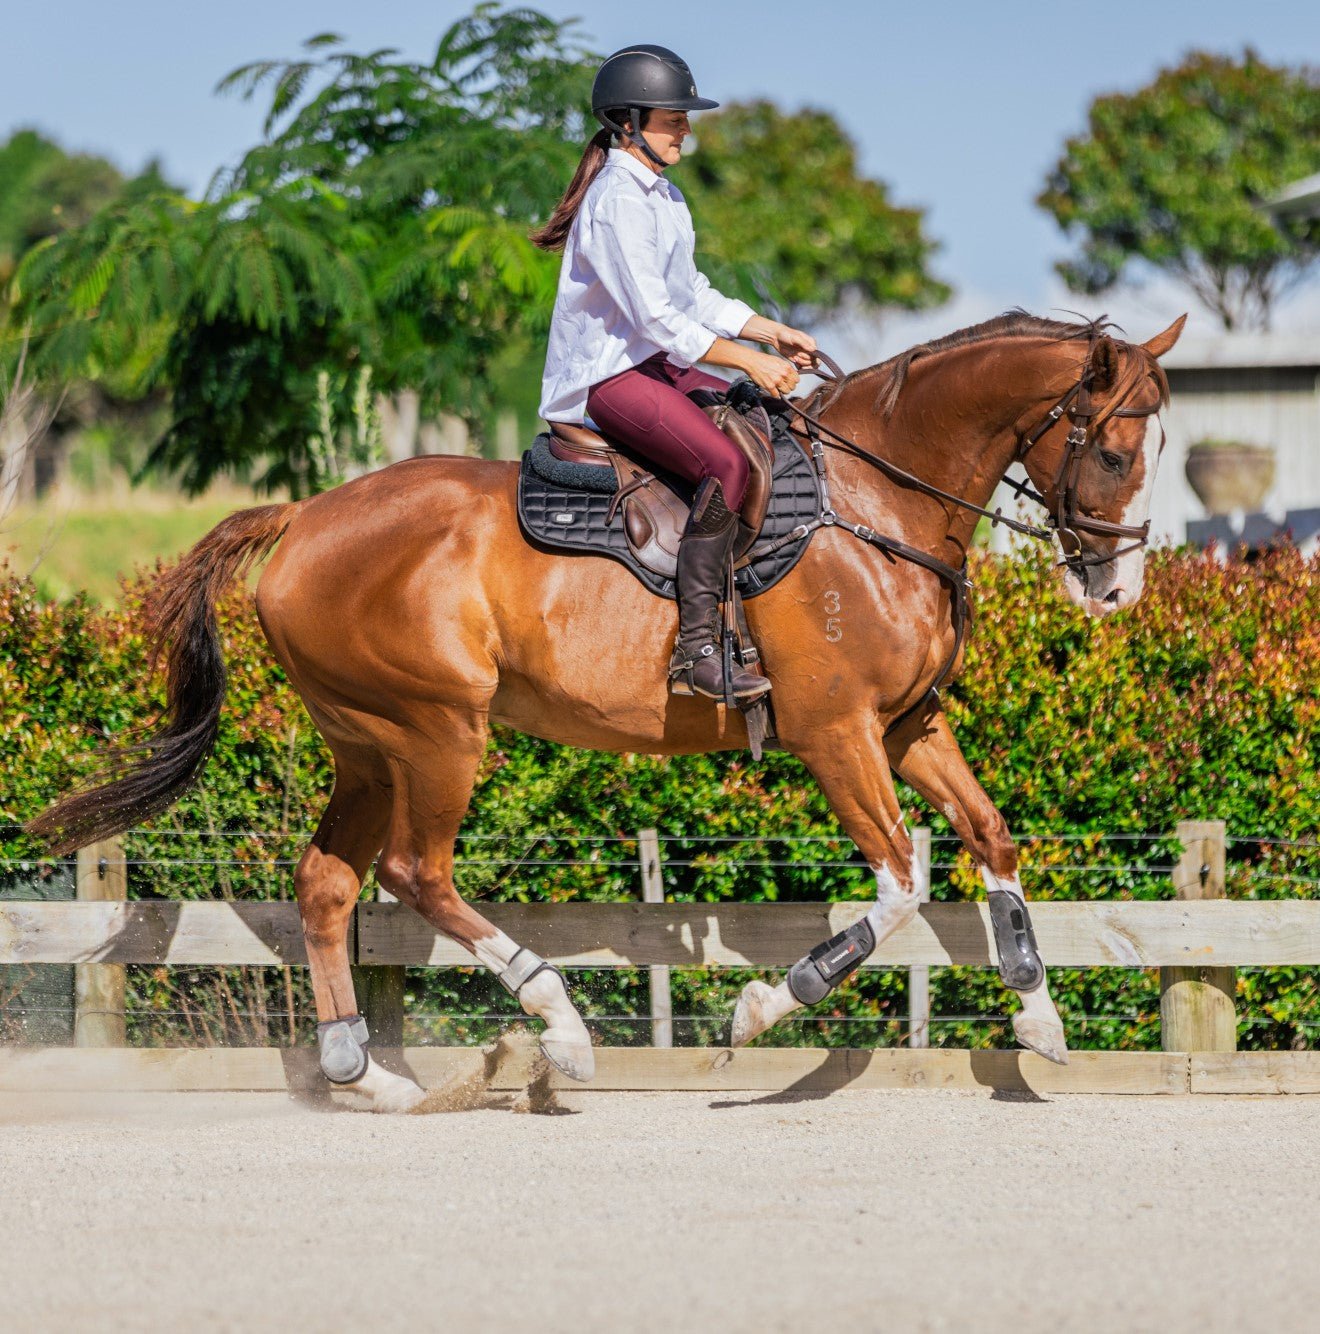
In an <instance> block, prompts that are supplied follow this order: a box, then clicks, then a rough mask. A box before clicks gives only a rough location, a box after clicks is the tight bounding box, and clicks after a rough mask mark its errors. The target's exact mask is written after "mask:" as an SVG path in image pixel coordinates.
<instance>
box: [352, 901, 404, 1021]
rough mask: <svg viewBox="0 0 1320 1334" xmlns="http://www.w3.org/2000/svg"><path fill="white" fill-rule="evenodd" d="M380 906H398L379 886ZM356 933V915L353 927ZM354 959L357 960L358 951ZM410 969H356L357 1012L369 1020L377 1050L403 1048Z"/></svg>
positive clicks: (395, 966)
mask: <svg viewBox="0 0 1320 1334" xmlns="http://www.w3.org/2000/svg"><path fill="white" fill-rule="evenodd" d="M376 901H377V902H378V903H397V902H398V900H397V899H396V898H395V897H394V895H393V894H391V893H390V892H389V891H388V890H384V889H381V887H380V886H379V885H377V886H376ZM352 929H353V930H354V931H356V930H357V915H356V914H354V917H353V928H352ZM353 958H355V959H356V958H357V950H356V948H355V949H354V950H353ZM406 988H407V970H406V969H405V968H404V966H403V965H402V964H389V963H381V964H378V963H372V964H357V965H355V966H354V968H353V992H354V994H355V995H356V996H357V1003H358V1013H359V1014H361V1016H362V1017H363V1018H364V1019H365V1020H366V1021H367V1032H368V1033H369V1034H370V1035H371V1040H372V1042H374V1043H375V1044H376V1046H378V1047H402V1046H403V997H404V992H405V990H406Z"/></svg>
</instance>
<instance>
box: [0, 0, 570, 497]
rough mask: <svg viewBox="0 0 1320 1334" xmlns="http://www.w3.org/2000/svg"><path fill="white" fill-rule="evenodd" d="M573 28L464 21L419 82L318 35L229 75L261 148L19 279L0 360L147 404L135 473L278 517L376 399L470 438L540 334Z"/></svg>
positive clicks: (86, 230) (104, 214) (100, 225)
mask: <svg viewBox="0 0 1320 1334" xmlns="http://www.w3.org/2000/svg"><path fill="white" fill-rule="evenodd" d="M571 28H572V25H571V24H566V23H560V22H557V21H555V20H553V19H550V18H548V17H546V16H545V15H543V14H540V13H538V12H536V11H534V10H530V9H524V8H515V9H504V8H502V7H499V6H496V5H493V4H482V5H479V6H478V7H477V8H476V9H475V10H474V11H473V12H472V13H471V14H470V15H469V16H467V17H466V18H464V19H462V20H460V21H459V22H457V23H455V24H454V25H453V26H452V27H451V28H450V29H449V30H448V31H447V32H446V33H445V34H444V36H443V37H442V38H441V40H440V43H439V46H438V47H437V49H436V52H435V56H434V59H433V60H431V61H430V62H429V63H425V64H419V63H412V62H407V61H403V60H400V59H399V58H398V56H397V53H396V52H393V51H389V50H379V51H373V52H370V53H367V54H354V53H350V52H348V51H346V50H344V49H343V44H342V41H341V40H340V39H339V38H338V37H335V36H333V35H330V34H325V35H322V36H319V37H315V38H313V39H312V40H311V41H309V42H308V43H307V44H306V48H305V55H304V57H303V58H301V59H299V60H294V61H275V60H272V61H261V62H258V63H255V64H251V65H246V66H244V67H242V68H240V69H237V70H235V71H233V72H232V73H231V74H230V75H228V76H227V77H226V78H225V79H224V80H223V81H222V82H221V84H220V91H223V92H231V93H236V94H238V95H240V96H243V97H245V98H253V97H257V96H259V95H261V96H267V97H269V99H270V105H269V110H268V113H267V116H266V122H265V129H264V139H263V142H262V143H260V144H259V145H258V146H256V147H255V148H253V149H252V150H251V151H250V152H248V153H247V154H246V155H245V156H244V158H243V159H242V161H241V162H240V163H239V165H238V166H237V167H236V168H234V169H233V170H232V171H230V172H226V173H223V174H221V175H220V176H218V177H217V178H216V179H215V180H214V181H213V182H212V185H211V187H210V189H209V191H208V192H207V196H206V198H205V199H203V200H202V201H200V202H196V201H191V200H188V199H186V198H184V197H183V196H182V195H180V194H177V193H173V192H170V191H169V190H167V189H164V188H162V189H160V190H158V191H155V192H152V193H150V194H148V195H147V196H146V197H140V196H133V197H128V198H125V199H123V200H120V201H118V202H116V203H115V204H113V205H112V206H110V207H108V208H106V209H103V210H102V211H100V212H99V213H97V214H96V215H95V216H94V217H92V218H91V219H90V220H89V221H88V222H86V223H85V224H84V225H83V226H81V227H79V228H77V229H74V230H72V231H70V232H67V233H65V234H63V235H60V236H56V237H52V238H51V239H49V240H48V241H46V242H44V243H42V244H40V245H38V246H36V247H34V248H33V249H32V250H31V251H29V252H28V253H27V255H26V256H25V257H24V258H23V260H22V262H21V263H20V265H19V267H18V270H17V273H16V275H15V279H14V285H13V297H14V304H13V307H12V310H11V315H10V334H11V336H12V338H13V339H15V340H16V339H17V337H18V336H19V335H22V336H24V337H26V339H27V343H28V347H29V349H30V351H29V364H30V366H31V367H32V369H33V371H34V372H35V373H36V374H38V375H39V376H41V377H42V378H44V379H46V380H47V381H52V382H67V381H69V380H72V379H76V378H92V379H101V378H104V377H108V376H111V375H113V376H114V378H115V379H116V382H117V383H118V384H119V385H120V386H121V388H122V387H123V386H125V385H131V387H132V389H133V390H134V391H135V392H137V393H139V394H145V393H148V392H150V391H151V390H153V389H157V388H160V387H164V388H165V389H166V390H167V391H168V393H169V395H170V399H171V406H172V412H171V424H170V426H169V429H168V431H167V432H166V434H165V435H164V437H163V438H162V439H161V440H160V442H159V443H158V444H157V446H156V447H155V449H154V451H153V452H152V454H151V456H150V460H149V463H148V467H150V468H154V469H159V470H165V471H168V472H170V473H173V474H175V475H176V476H177V477H178V478H179V480H180V481H181V482H182V484H183V485H184V487H185V488H186V489H188V490H189V491H192V492H196V491H199V490H201V489H203V488H204V487H205V486H206V485H207V484H208V483H209V482H210V481H212V479H214V478H215V477H217V476H218V475H220V474H222V473H227V474H230V475H233V476H236V477H239V478H242V479H245V480H247V481H250V482H252V483H254V484H256V485H257V486H258V487H261V488H265V489H277V488H287V489H288V490H289V491H290V492H291V493H292V494H294V495H295V496H297V495H303V494H307V493H308V492H311V491H315V490H318V489H320V488H322V487H324V486H326V485H328V484H330V483H331V482H333V481H335V480H336V479H337V478H338V477H340V476H342V475H343V473H344V471H345V469H346V465H347V464H348V463H349V461H350V460H354V459H356V460H357V461H358V462H359V463H366V462H369V459H368V458H367V457H366V456H367V455H369V454H370V451H371V448H372V440H373V430H372V423H371V420H370V419H371V416H372V413H373V411H374V408H373V404H374V403H375V402H376V401H377V400H378V398H379V396H381V395H384V396H386V397H388V396H391V395H394V394H397V393H400V392H402V391H404V390H408V391H411V392H414V393H416V394H417V395H418V397H419V399H420V406H421V410H422V411H423V413H426V414H428V415H430V414H435V413H437V412H439V411H440V410H441V409H442V408H443V410H445V411H447V412H450V413H457V414H459V415H461V416H464V417H467V418H468V419H470V420H474V421H475V420H479V419H480V418H481V416H482V414H483V412H484V410H485V408H486V406H487V400H488V395H489V389H490V368H491V363H492V359H493V357H494V356H495V354H496V353H497V352H498V350H499V349H500V348H501V347H502V346H503V345H504V344H505V343H506V342H507V341H508V340H509V339H510V338H511V337H515V336H518V335H521V336H523V337H526V336H528V335H529V334H530V335H532V336H535V335H537V334H539V333H540V332H541V331H543V330H544V328H545V327H546V324H547V323H548V317H549V312H550V308H551V305H552V302H553V294H554V283H555V277H556V273H557V268H558V261H557V259H556V258H555V257H553V256H546V255H543V254H542V253H541V252H539V251H537V250H536V249H535V248H534V247H533V246H532V245H531V243H530V242H529V241H528V240H527V232H528V228H529V225H531V224H534V223H536V222H537V221H539V220H541V219H543V218H544V217H545V216H546V215H547V214H548V212H549V211H550V209H551V208H552V207H553V205H554V202H555V200H556V199H557V198H558V195H559V193H560V191H561V190H562V188H563V185H564V183H565V182H566V181H567V180H568V178H569V176H570V175H571V174H572V171H573V168H574V166H575V164H576V161H577V157H578V155H579V153H580V151H581V145H582V144H583V142H584V141H585V139H586V137H587V135H588V134H589V132H590V131H589V128H588V125H587V115H586V110H587V107H588V105H589V92H590V86H591V78H592V73H593V70H594V61H593V60H592V59H591V58H589V57H588V54H587V53H586V52H585V51H583V50H582V49H581V48H580V46H579V45H578V44H577V41H576V38H575V37H574V36H573V34H572V32H571Z"/></svg>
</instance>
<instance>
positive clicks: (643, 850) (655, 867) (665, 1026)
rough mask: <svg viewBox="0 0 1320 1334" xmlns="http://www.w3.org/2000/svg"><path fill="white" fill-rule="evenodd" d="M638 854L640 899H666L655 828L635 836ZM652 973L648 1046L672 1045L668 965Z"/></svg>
mask: <svg viewBox="0 0 1320 1334" xmlns="http://www.w3.org/2000/svg"><path fill="white" fill-rule="evenodd" d="M637 854H638V859H639V860H640V862H641V865H642V898H643V900H645V902H647V903H663V902H664V901H665V882H664V880H663V878H662V877H661V875H660V838H659V835H658V834H657V833H656V831H655V830H654V829H643V830H642V831H641V833H640V834H638V835H637ZM650 974H651V1046H653V1047H672V1046H673V1045H674V998H673V993H672V992H671V991H670V987H669V965H668V964H663V963H653V964H651V965H650Z"/></svg>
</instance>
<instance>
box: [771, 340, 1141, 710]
mask: <svg viewBox="0 0 1320 1334" xmlns="http://www.w3.org/2000/svg"><path fill="white" fill-rule="evenodd" d="M1094 345H1095V344H1094V339H1092V344H1091V348H1088V350H1087V354H1086V360H1085V361H1084V362H1083V364H1082V373H1081V375H1080V376H1079V378H1078V380H1077V383H1076V384H1074V385H1073V386H1072V388H1071V389H1069V390H1068V391H1067V393H1065V394H1064V396H1063V397H1062V398H1061V399H1059V401H1058V402H1057V403H1056V404H1055V405H1054V406H1053V407H1052V408H1051V409H1050V410H1049V411H1048V412H1047V413H1046V414H1045V417H1044V418H1043V420H1042V421H1041V422H1040V424H1039V425H1038V426H1037V427H1035V429H1034V430H1032V431H1031V432H1030V433H1029V434H1028V435H1027V436H1025V437H1024V438H1023V440H1022V442H1021V444H1020V446H1019V449H1018V453H1017V456H1016V458H1017V461H1021V460H1023V459H1025V458H1026V456H1027V454H1028V453H1029V452H1030V451H1031V449H1032V448H1034V446H1035V445H1036V444H1037V443H1038V442H1039V441H1040V439H1041V438H1042V437H1043V436H1044V435H1045V434H1046V433H1047V432H1048V431H1049V430H1050V428H1051V427H1052V426H1054V425H1055V423H1057V422H1058V421H1059V419H1060V418H1061V417H1063V416H1064V414H1065V413H1066V414H1067V416H1068V420H1069V421H1070V422H1071V423H1072V429H1071V430H1070V431H1069V432H1068V436H1067V439H1066V441H1065V448H1064V452H1063V457H1062V459H1061V460H1060V464H1059V470H1058V472H1057V474H1056V475H1055V478H1054V484H1053V490H1054V492H1055V495H1056V499H1057V504H1056V506H1055V509H1054V512H1053V513H1050V506H1049V502H1048V501H1047V500H1046V498H1045V497H1044V496H1042V495H1041V494H1040V493H1039V492H1038V491H1036V490H1035V488H1034V487H1032V486H1031V484H1030V482H1019V481H1016V480H1014V479H1012V478H1008V477H1005V478H1003V479H1002V480H1003V481H1005V482H1006V483H1007V484H1008V486H1010V487H1011V488H1012V489H1013V491H1014V492H1015V493H1016V494H1017V495H1019V496H1023V497H1025V498H1026V499H1028V500H1032V501H1035V502H1036V503H1037V504H1038V505H1040V506H1041V508H1042V509H1044V510H1045V511H1046V513H1047V520H1046V526H1045V527H1041V526H1039V525H1036V524H1029V523H1023V522H1021V521H1020V520H1018V519H1012V518H1009V517H1008V516H1007V515H1006V514H1004V513H1003V511H1002V510H1001V509H994V510H988V509H985V508H983V507H982V506H980V505H975V504H973V503H972V502H971V501H970V500H966V499H964V498H963V497H962V496H956V495H954V494H953V493H952V492H950V491H945V490H944V489H943V488H942V487H938V486H936V485H934V483H932V482H928V481H926V480H925V479H924V478H922V477H918V476H916V474H914V473H910V472H908V471H907V469H905V468H900V467H899V466H898V465H897V464H896V463H891V462H890V461H889V460H888V459H884V458H881V457H880V456H879V455H876V454H872V453H871V452H870V451H869V450H866V449H863V448H862V447H861V446H860V445H859V444H858V443H857V442H856V441H855V440H850V439H849V438H848V437H847V436H844V435H840V434H839V432H837V431H835V430H833V429H832V428H830V427H828V426H826V425H825V423H824V422H822V421H821V420H820V418H819V416H818V415H816V413H812V412H808V411H807V410H806V409H805V408H802V407H800V406H799V405H798V404H797V403H795V402H793V401H792V400H790V399H781V400H780V405H781V408H782V410H784V411H787V412H791V413H793V414H794V415H795V416H797V417H798V418H799V419H800V420H801V422H802V428H803V429H802V434H804V435H805V436H806V437H807V439H808V440H809V441H810V444H811V461H812V466H813V468H814V469H815V473H816V480H817V485H818V487H819V490H820V504H821V512H820V514H819V515H818V516H817V517H816V518H815V519H814V520H813V521H812V522H811V523H808V524H799V525H798V526H797V527H796V528H794V529H793V530H792V531H791V532H788V533H785V534H784V535H783V536H782V537H780V538H777V539H776V540H775V541H774V542H771V543H768V544H767V545H766V546H764V547H758V548H756V550H755V551H753V552H750V553H749V554H748V556H747V557H746V558H745V559H751V558H753V557H755V558H759V557H761V556H764V555H768V554H770V553H771V552H772V551H776V550H778V548H780V547H781V546H784V545H785V544H787V543H789V542H796V541H801V540H802V539H803V538H806V537H808V536H810V534H811V533H813V532H815V531H816V530H817V529H820V528H842V529H843V530H844V531H845V532H849V533H851V534H852V535H853V536H854V537H856V538H857V539H859V540H860V541H862V542H865V543H866V544H867V545H868V546H873V547H875V548H877V549H878V550H880V551H882V552H883V553H884V554H885V555H886V556H887V557H888V558H889V559H890V560H891V561H892V560H894V559H895V558H898V559H901V560H906V561H909V562H910V563H912V564H914V565H920V566H921V567H922V568H923V569H927V570H930V571H931V573H933V574H935V575H937V576H938V577H939V578H940V579H941V580H943V581H944V582H945V583H946V584H947V585H948V586H949V591H950V595H951V607H950V615H951V619H952V622H953V630H954V643H953V650H952V652H951V653H950V654H949V657H948V659H947V661H946V662H945V664H944V666H943V667H942V668H941V669H940V672H939V674H938V675H937V676H936V678H935V683H934V684H933V685H932V686H931V688H930V689H929V690H928V691H927V692H926V693H925V694H924V695H923V696H922V697H921V699H919V700H918V701H917V703H916V704H915V705H913V706H912V708H910V709H908V710H907V711H906V712H905V713H903V714H901V715H900V716H899V717H898V718H896V719H894V720H893V722H892V723H891V724H890V726H891V727H897V726H898V725H899V724H900V723H902V722H903V721H905V720H906V719H907V718H908V717H909V716H910V715H911V714H913V713H915V712H916V711H917V710H918V709H920V708H921V707H923V706H924V705H925V704H926V702H927V701H928V700H929V699H930V698H931V697H932V696H935V697H938V695H939V692H940V689H941V688H942V687H943V686H945V685H947V684H948V682H949V680H950V679H951V676H952V672H953V668H954V665H955V664H956V663H957V661H958V655H959V654H960V653H961V652H962V647H963V643H964V641H965V639H966V637H967V622H968V619H969V610H970V603H969V594H970V591H971V582H970V581H969V579H968V578H967V562H966V560H965V559H964V561H963V564H962V568H961V569H958V568H955V567H954V566H952V565H950V564H948V563H947V562H945V561H942V560H940V559H939V558H938V557H936V556H932V555H930V554H929V553H927V552H925V551H922V550H920V549H919V548H917V547H913V546H910V545H909V544H908V543H906V542H903V541H900V540H899V539H898V538H893V537H886V536H885V535H884V534H883V533H881V532H878V531H877V530H876V529H874V528H871V527H868V526H867V525H866V524H860V523H850V522H849V521H848V520H847V519H844V518H842V517H841V516H840V515H839V514H838V512H837V511H836V510H835V509H834V508H833V506H832V505H831V503H830V490H829V479H828V477H827V475H826V470H825V446H826V445H828V446H829V447H830V448H831V449H837V450H839V451H840V452H841V453H845V454H850V455H852V456H853V457H854V458H858V459H861V460H862V462H864V463H867V464H869V465H870V466H871V467H873V468H875V469H876V470H877V471H879V472H881V473H883V474H884V475H885V476H887V477H889V478H890V479H891V480H892V481H896V482H900V483H902V484H904V485H906V486H910V487H912V488H913V489H914V490H916V491H919V492H921V493H922V494H924V495H928V496H931V497H934V498H935V499H938V500H944V501H948V502H949V503H950V504H953V505H956V506H958V507H960V508H961V509H964V510H969V511H970V512H971V513H973V514H979V515H981V516H982V517H983V518H987V519H989V520H990V525H991V527H992V528H993V527H995V526H997V525H999V524H1003V525H1004V527H1006V528H1009V529H1011V530H1012V531H1014V532H1017V533H1021V534H1022V535H1023V536H1025V537H1031V538H1034V539H1036V540H1038V541H1044V542H1050V541H1052V540H1053V539H1054V538H1055V537H1056V536H1057V537H1058V539H1059V546H1060V549H1061V550H1062V552H1063V560H1062V562H1060V563H1061V564H1063V565H1066V566H1068V567H1069V569H1072V570H1074V571H1075V572H1077V573H1078V574H1079V576H1080V577H1082V579H1083V582H1085V570H1086V567H1087V566H1090V565H1103V564H1106V563H1107V562H1109V561H1111V560H1115V559H1117V558H1118V557H1119V556H1122V555H1125V554H1127V553H1128V552H1130V551H1135V550H1137V549H1139V548H1141V547H1144V546H1145V545H1146V542H1147V540H1148V538H1149V535H1150V520H1149V519H1147V520H1146V522H1145V523H1144V524H1141V525H1139V526H1138V525H1133V524H1119V523H1110V522H1108V521H1107V520H1104V519H1093V518H1090V517H1089V516H1087V515H1084V514H1081V513H1079V512H1078V510H1077V480H1078V476H1079V474H1080V472H1081V466H1082V460H1083V457H1084V452H1085V447H1086V442H1087V436H1088V432H1089V430H1090V428H1091V426H1092V425H1093V424H1094V419H1095V417H1096V416H1097V415H1098V412H1097V409H1096V408H1095V407H1094V406H1093V404H1092V401H1091V383H1092V381H1093V379H1094V375H1095V372H1094V370H1093V368H1092V366H1091V352H1092V350H1093V349H1094ZM816 361H817V363H818V365H824V367H825V368H826V369H827V370H828V372H829V375H828V376H827V377H824V378H826V379H827V380H828V381H829V383H830V384H832V385H833V386H834V388H835V394H834V395H831V396H830V397H829V398H828V399H827V401H826V403H825V407H826V408H828V407H829V406H830V405H831V404H832V403H833V401H834V398H835V397H836V396H837V392H838V387H839V386H840V385H841V384H842V381H843V379H844V375H843V371H842V369H841V368H840V367H839V365H838V363H837V362H836V361H834V360H833V358H831V357H828V356H826V355H825V353H823V352H820V351H817V353H816ZM828 387H829V386H828V385H827V386H825V387H823V388H822V390H819V391H817V392H818V393H822V392H827V390H828ZM1129 392H1131V390H1129ZM1158 411H1159V404H1158V403H1157V404H1156V406H1155V407H1153V408H1125V407H1123V406H1122V405H1121V403H1120V405H1119V406H1118V407H1115V408H1113V409H1111V410H1110V411H1109V412H1108V413H1107V414H1105V415H1106V418H1107V417H1148V416H1150V415H1151V413H1153V412H1158ZM825 437H828V438H825ZM1079 533H1091V534H1094V535H1095V536H1100V537H1117V538H1122V537H1131V538H1134V539H1136V540H1135V541H1133V542H1132V543H1131V544H1129V545H1128V546H1126V547H1122V548H1120V549H1118V550H1116V551H1112V552H1110V553H1109V554H1108V555H1097V554H1092V555H1090V556H1088V555H1086V553H1085V551H1084V550H1083V547H1082V542H1081V538H1080V537H1079V536H1078V534H1079ZM1070 548H1071V549H1070Z"/></svg>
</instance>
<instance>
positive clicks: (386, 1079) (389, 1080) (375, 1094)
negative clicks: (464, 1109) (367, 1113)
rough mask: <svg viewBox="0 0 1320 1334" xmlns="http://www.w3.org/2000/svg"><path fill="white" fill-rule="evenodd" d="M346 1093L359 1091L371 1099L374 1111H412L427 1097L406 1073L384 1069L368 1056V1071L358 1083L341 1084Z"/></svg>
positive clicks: (339, 1086)
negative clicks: (396, 1072)
mask: <svg viewBox="0 0 1320 1334" xmlns="http://www.w3.org/2000/svg"><path fill="white" fill-rule="evenodd" d="M336 1087H337V1088H339V1089H341V1090H343V1091H344V1092H345V1093H358V1094H361V1096H362V1097H364V1098H369V1099H370V1100H371V1110H372V1111H373V1112H410V1111H412V1109H413V1108H414V1107H416V1106H417V1104H418V1103H419V1102H421V1101H422V1099H423V1098H425V1097H426V1091H425V1090H424V1089H422V1088H420V1087H419V1086H418V1085H417V1084H415V1083H413V1081H412V1080H411V1079H408V1078H406V1077H405V1076H404V1075H396V1074H393V1073H392V1072H391V1071H389V1070H384V1069H382V1068H381V1067H380V1066H379V1065H377V1064H376V1062H375V1061H373V1060H371V1059H370V1058H368V1060H367V1073H366V1074H365V1075H363V1076H362V1078H361V1079H359V1080H358V1081H357V1083H356V1084H339V1085H336Z"/></svg>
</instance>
